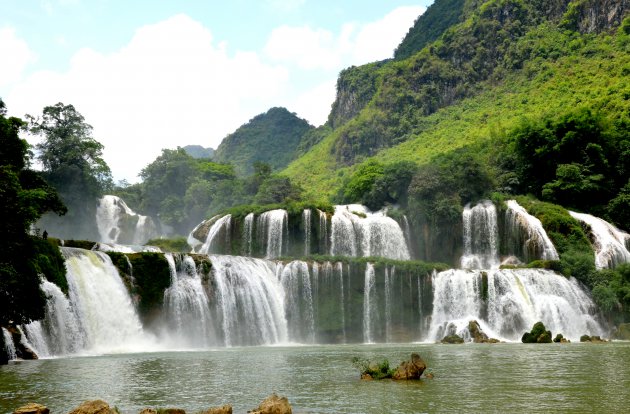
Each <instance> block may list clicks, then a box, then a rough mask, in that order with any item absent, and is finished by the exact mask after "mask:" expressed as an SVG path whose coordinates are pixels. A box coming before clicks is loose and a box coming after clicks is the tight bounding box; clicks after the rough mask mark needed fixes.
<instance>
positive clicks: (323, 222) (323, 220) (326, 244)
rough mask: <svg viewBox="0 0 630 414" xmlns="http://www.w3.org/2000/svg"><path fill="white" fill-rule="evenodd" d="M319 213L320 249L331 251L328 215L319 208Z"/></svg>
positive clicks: (321, 250)
mask: <svg viewBox="0 0 630 414" xmlns="http://www.w3.org/2000/svg"><path fill="white" fill-rule="evenodd" d="M317 212H318V213H319V242H320V246H319V251H320V252H328V251H330V240H329V238H328V215H327V214H326V213H325V212H324V211H321V210H317Z"/></svg>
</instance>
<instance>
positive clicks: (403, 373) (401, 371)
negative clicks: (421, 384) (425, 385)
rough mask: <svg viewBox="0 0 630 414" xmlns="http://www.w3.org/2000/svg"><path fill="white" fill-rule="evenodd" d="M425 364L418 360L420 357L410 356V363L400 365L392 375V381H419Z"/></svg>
mask: <svg viewBox="0 0 630 414" xmlns="http://www.w3.org/2000/svg"><path fill="white" fill-rule="evenodd" d="M425 369H427V364H426V362H424V361H423V360H422V358H420V355H418V354H416V353H413V354H411V361H403V362H401V363H400V365H399V366H398V368H396V372H394V375H392V379H394V380H417V379H420V377H421V376H422V373H423V372H424V370H425Z"/></svg>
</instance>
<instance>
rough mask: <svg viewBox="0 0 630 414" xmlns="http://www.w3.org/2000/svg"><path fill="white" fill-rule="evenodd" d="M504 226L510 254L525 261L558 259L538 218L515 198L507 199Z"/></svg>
mask: <svg viewBox="0 0 630 414" xmlns="http://www.w3.org/2000/svg"><path fill="white" fill-rule="evenodd" d="M506 204H507V211H506V213H505V228H506V234H507V238H508V242H509V244H510V247H511V248H512V250H513V251H512V252H510V253H511V254H515V255H517V256H519V257H520V258H522V259H523V260H524V261H525V262H530V261H532V260H536V259H542V260H558V259H559V256H558V252H557V251H556V248H555V247H554V245H553V243H552V242H551V240H550V239H549V237H548V236H547V233H546V232H545V229H544V228H543V226H542V223H541V222H540V220H538V219H537V218H536V217H534V216H532V215H531V214H529V213H528V212H527V211H526V210H525V209H524V208H523V207H522V206H520V205H519V204H518V203H517V202H516V200H508V201H507V202H506Z"/></svg>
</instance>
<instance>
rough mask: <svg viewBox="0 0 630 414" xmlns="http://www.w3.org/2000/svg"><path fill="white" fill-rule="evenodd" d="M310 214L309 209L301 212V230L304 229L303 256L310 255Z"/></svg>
mask: <svg viewBox="0 0 630 414" xmlns="http://www.w3.org/2000/svg"><path fill="white" fill-rule="evenodd" d="M311 213H312V211H311V210H310V209H308V208H307V209H305V210H304V211H302V228H303V229H304V256H305V257H306V256H308V255H310V254H311Z"/></svg>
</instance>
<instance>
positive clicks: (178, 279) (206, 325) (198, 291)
mask: <svg viewBox="0 0 630 414" xmlns="http://www.w3.org/2000/svg"><path fill="white" fill-rule="evenodd" d="M165 257H166V260H167V261H168V264H169V268H170V271H171V286H170V287H169V288H168V289H167V290H166V291H165V292H164V304H165V311H166V314H167V321H168V336H169V337H170V338H171V340H172V341H173V342H180V343H181V342H183V343H184V345H187V346H192V347H207V346H211V345H217V344H216V343H215V341H214V340H215V339H216V332H215V327H214V324H213V318H212V315H211V313H210V305H209V303H208V298H207V296H206V293H205V291H204V289H203V286H202V283H201V277H200V276H199V274H198V273H197V268H196V266H195V262H194V261H193V259H192V258H191V257H190V256H183V257H181V256H180V257H177V260H176V258H175V257H173V255H171V254H166V255H165Z"/></svg>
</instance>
